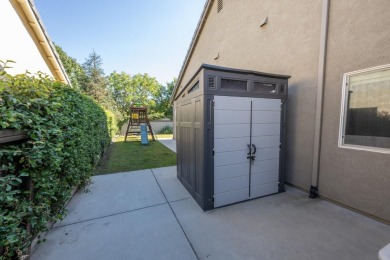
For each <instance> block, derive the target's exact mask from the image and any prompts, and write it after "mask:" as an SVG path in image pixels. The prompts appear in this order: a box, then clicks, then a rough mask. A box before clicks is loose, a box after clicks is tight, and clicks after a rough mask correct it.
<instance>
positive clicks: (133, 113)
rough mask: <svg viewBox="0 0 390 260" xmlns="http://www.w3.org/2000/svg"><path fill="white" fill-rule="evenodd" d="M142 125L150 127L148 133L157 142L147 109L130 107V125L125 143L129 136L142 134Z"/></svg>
mask: <svg viewBox="0 0 390 260" xmlns="http://www.w3.org/2000/svg"><path fill="white" fill-rule="evenodd" d="M141 124H146V125H147V127H148V133H150V135H151V136H152V140H153V141H155V138H154V133H153V130H152V126H151V125H150V122H149V119H148V108H147V107H130V116H129V124H128V125H127V130H126V135H125V142H126V140H127V136H128V135H129V134H139V133H140V132H141V130H140V126H141Z"/></svg>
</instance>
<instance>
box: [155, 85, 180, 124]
mask: <svg viewBox="0 0 390 260" xmlns="http://www.w3.org/2000/svg"><path fill="white" fill-rule="evenodd" d="M176 82H177V79H176V78H175V79H174V80H173V81H171V82H167V85H166V86H160V88H159V90H158V92H157V94H156V95H155V97H154V100H155V103H156V106H155V108H154V109H155V111H156V112H157V113H159V114H161V115H162V116H163V117H166V118H170V119H172V118H173V107H172V105H171V95H172V92H173V89H174V88H175V85H176Z"/></svg>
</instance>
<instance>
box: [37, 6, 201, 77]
mask: <svg viewBox="0 0 390 260" xmlns="http://www.w3.org/2000/svg"><path fill="white" fill-rule="evenodd" d="M34 2H35V6H36V8H37V10H38V12H39V14H40V16H41V20H42V21H43V24H44V26H45V27H46V30H47V32H48V35H49V37H50V39H51V40H52V41H53V42H55V43H56V44H58V45H59V46H61V47H62V48H63V50H64V51H65V52H66V53H67V54H68V55H69V56H71V57H73V58H76V60H77V61H78V62H79V63H80V64H82V63H83V62H84V61H85V59H86V58H87V57H88V55H89V54H90V53H91V52H92V51H93V50H95V52H96V53H97V54H99V55H100V56H101V58H102V60H103V69H104V72H105V74H106V75H109V74H110V73H111V72H113V71H117V72H121V71H124V72H126V73H129V74H131V75H134V74H137V73H148V74H149V75H150V76H153V77H155V78H156V79H157V80H158V81H159V82H160V83H161V84H165V83H167V82H170V81H172V80H173V78H174V77H178V75H179V72H180V69H181V66H182V64H183V61H184V58H185V55H186V53H187V50H188V47H189V45H190V43H191V39H192V36H193V34H194V31H195V28H196V25H197V23H198V21H199V18H200V15H201V13H202V10H203V7H204V4H205V0H94V1H91V0H35V1H34Z"/></svg>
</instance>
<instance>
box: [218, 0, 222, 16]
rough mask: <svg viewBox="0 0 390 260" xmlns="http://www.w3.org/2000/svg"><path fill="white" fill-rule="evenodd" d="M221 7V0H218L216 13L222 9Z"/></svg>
mask: <svg viewBox="0 0 390 260" xmlns="http://www.w3.org/2000/svg"><path fill="white" fill-rule="evenodd" d="M222 8H223V0H218V13H219V12H220V11H221V10H222Z"/></svg>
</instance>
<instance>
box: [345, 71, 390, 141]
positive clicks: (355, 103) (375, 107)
mask: <svg viewBox="0 0 390 260" xmlns="http://www.w3.org/2000/svg"><path fill="white" fill-rule="evenodd" d="M344 88H345V97H346V98H345V100H344V102H345V104H344V106H345V111H344V116H345V118H344V126H343V127H344V129H343V133H344V135H343V137H342V138H343V144H346V145H358V146H368V147H376V148H385V149H390V69H387V70H381V71H373V72H370V73H367V72H366V73H364V74H356V75H351V76H348V77H346V86H344Z"/></svg>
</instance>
